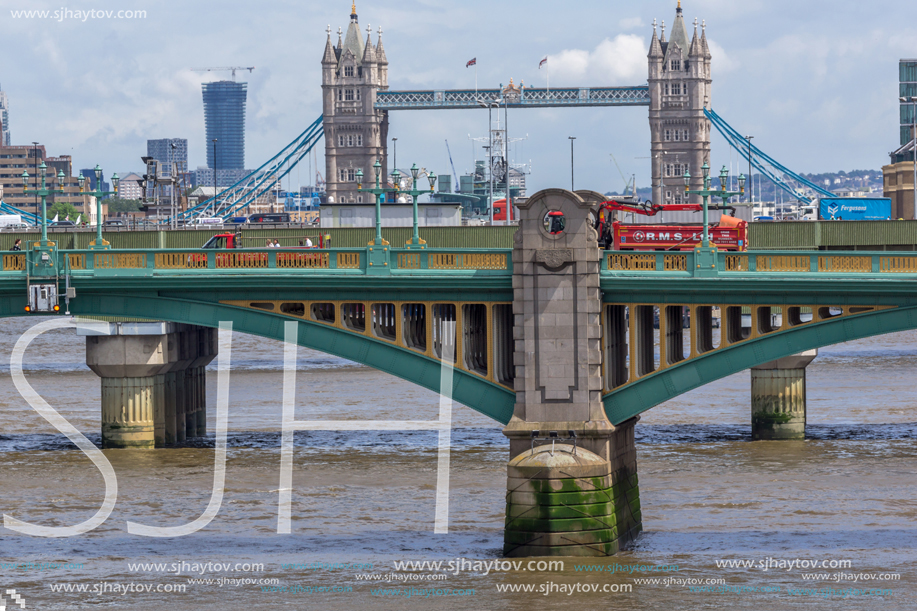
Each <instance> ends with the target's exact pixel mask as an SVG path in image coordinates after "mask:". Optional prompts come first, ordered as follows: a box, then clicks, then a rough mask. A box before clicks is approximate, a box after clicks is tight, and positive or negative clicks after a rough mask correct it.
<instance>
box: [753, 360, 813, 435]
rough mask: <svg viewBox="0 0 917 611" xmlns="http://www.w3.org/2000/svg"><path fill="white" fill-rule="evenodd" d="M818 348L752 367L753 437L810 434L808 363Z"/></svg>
mask: <svg viewBox="0 0 917 611" xmlns="http://www.w3.org/2000/svg"><path fill="white" fill-rule="evenodd" d="M816 356H818V350H807V351H806V352H800V353H799V354H794V355H792V356H787V357H784V358H782V359H777V360H776V361H771V362H769V363H763V364H761V365H756V366H755V367H752V368H751V437H752V439H755V440H765V439H805V438H806V367H808V365H809V363H811V362H812V361H813V360H814V359H815V357H816Z"/></svg>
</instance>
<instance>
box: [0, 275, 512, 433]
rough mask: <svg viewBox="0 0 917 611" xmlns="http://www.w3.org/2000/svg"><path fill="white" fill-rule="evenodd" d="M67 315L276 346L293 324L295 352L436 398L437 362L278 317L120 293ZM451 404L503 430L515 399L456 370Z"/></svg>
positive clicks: (12, 302) (6, 307)
mask: <svg viewBox="0 0 917 611" xmlns="http://www.w3.org/2000/svg"><path fill="white" fill-rule="evenodd" d="M364 298H365V294H364ZM24 303H25V299H24V293H23V295H22V296H20V297H17V296H15V295H3V296H0V316H22V315H24V312H23V304H24ZM70 310H71V313H72V314H74V315H84V316H117V317H126V318H132V317H136V318H144V319H150V320H167V321H172V322H180V323H186V324H192V325H200V326H203V327H213V328H217V327H219V324H220V322H221V321H231V322H232V323H233V330H234V331H237V332H240V333H250V334H252V335H258V336H261V337H266V338H270V339H274V340H278V341H283V339H284V323H285V322H287V321H290V320H295V321H298V322H299V323H300V325H299V345H300V346H303V347H306V348H311V349H313V350H317V351H319V352H324V353H327V354H332V355H335V356H339V357H341V358H344V359H347V360H350V361H354V362H356V363H360V364H362V365H366V366H368V367H372V368H374V369H378V370H379V371H383V372H385V373H389V374H391V375H394V376H397V377H400V378H402V379H404V380H407V381H408V382H412V383H414V384H417V385H419V386H422V387H424V388H427V389H429V390H432V391H433V392H437V393H438V392H440V371H441V365H440V363H439V361H437V360H434V359H431V358H429V357H426V356H424V355H422V354H418V353H416V352H413V351H411V350H408V349H406V348H401V347H398V346H393V345H392V344H389V343H387V342H383V341H379V340H376V339H373V338H369V337H366V336H364V335H357V334H355V333H351V332H349V331H344V330H342V329H336V328H334V327H330V326H328V325H324V324H320V323H314V322H311V321H304V320H301V319H297V318H295V317H290V316H284V315H282V314H276V313H271V312H264V311H259V310H252V309H249V308H239V307H235V306H230V305H223V304H218V303H213V302H202V301H195V300H193V299H189V298H187V297H186V298H179V297H165V296H160V295H157V294H155V293H147V294H127V293H125V292H123V291H122V292H118V293H94V294H87V295H84V296H81V297H78V298H77V299H74V300H73V301H71V305H70ZM452 398H453V399H454V400H455V401H457V402H458V403H461V404H462V405H466V406H468V407H470V408H471V409H473V410H476V411H478V412H481V413H482V414H484V415H485V416H487V417H489V418H492V419H494V420H496V421H497V422H500V423H501V424H507V423H508V422H509V420H510V418H511V417H512V415H513V406H514V403H515V401H516V394H515V392H513V391H512V390H509V389H506V388H503V387H501V386H499V385H497V384H493V383H491V382H488V381H487V380H483V379H481V378H479V377H478V376H475V375H472V374H469V373H466V372H464V371H462V370H460V369H457V368H456V369H455V370H454V374H453V384H452ZM389 400H397V398H394V399H391V398H390V399H389Z"/></svg>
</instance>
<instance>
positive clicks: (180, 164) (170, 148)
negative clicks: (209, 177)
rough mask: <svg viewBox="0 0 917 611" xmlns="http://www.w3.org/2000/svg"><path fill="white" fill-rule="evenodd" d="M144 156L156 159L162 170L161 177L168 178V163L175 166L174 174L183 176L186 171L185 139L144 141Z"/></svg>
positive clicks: (186, 142)
mask: <svg viewBox="0 0 917 611" xmlns="http://www.w3.org/2000/svg"><path fill="white" fill-rule="evenodd" d="M146 155H147V157H152V158H153V159H156V160H157V161H159V163H160V164H161V167H162V168H163V170H162V171H163V175H164V176H168V175H169V172H170V169H169V168H170V165H169V164H170V163H174V164H175V169H176V172H178V173H179V174H183V173H185V172H187V171H188V139H187V138H160V139H158V140H147V141H146Z"/></svg>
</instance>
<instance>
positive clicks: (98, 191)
mask: <svg viewBox="0 0 917 611" xmlns="http://www.w3.org/2000/svg"><path fill="white" fill-rule="evenodd" d="M93 173H94V174H95V175H96V188H95V190H94V191H85V187H86V177H85V176H83V173H82V172H80V175H79V177H78V178H77V181H78V182H79V183H80V193H86V195H90V196H92V197H95V198H96V239H95V242H92V243H91V244H90V245H89V248H90V249H92V250H107V249H109V248H111V245H110V244H109V243H108V242H106V241H105V240H103V239H102V197H103V196H105V195H117V194H118V184H119V183H120V182H121V179H120V178H118V174H117V173H115V174H112V177H111V184H112V186H113V187H114V189H115V190H114V191H103V190H102V168H101V167H100V166H99V165H98V164H96V167H95V169H94V170H93ZM90 186H91V185H90Z"/></svg>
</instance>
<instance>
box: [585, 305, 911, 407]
mask: <svg viewBox="0 0 917 611" xmlns="http://www.w3.org/2000/svg"><path fill="white" fill-rule="evenodd" d="M913 329H917V306H911V307H898V308H893V309H886V310H878V311H875V312H870V313H864V314H858V315H856V316H847V317H843V318H838V319H836V320H831V319H829V320H825V321H822V322H813V323H809V324H806V325H803V326H800V327H791V328H790V329H788V330H785V331H780V332H775V333H771V334H768V335H764V336H760V337H757V338H755V339H750V340H746V341H743V342H741V343H737V344H733V345H730V346H724V347H723V348H720V349H718V350H714V351H712V352H709V353H706V354H704V355H700V356H698V357H696V358H693V359H691V360H688V361H682V362H680V363H677V364H675V365H671V366H669V367H667V368H666V369H663V370H662V371H659V372H657V373H654V374H650V375H648V376H646V377H643V378H640V379H638V380H636V381H635V382H632V383H630V384H628V385H626V386H624V387H622V388H620V389H619V390H615V391H612V392H611V393H609V394H606V395H605V396H604V399H603V401H604V404H605V414H606V415H607V416H608V419H609V420H611V422H613V423H614V424H620V423H622V422H625V421H626V420H628V419H630V418H633V417H634V416H637V415H639V414H640V413H642V412H645V411H647V410H649V409H650V408H652V407H655V406H656V405H659V404H660V403H663V402H664V401H668V400H669V399H673V398H675V397H677V396H678V395H681V394H684V393H686V392H688V391H690V390H694V389H695V388H699V387H701V386H704V385H705V384H708V383H710V382H713V381H715V380H719V379H721V378H725V377H727V376H730V375H732V374H734V373H738V372H740V371H743V370H745V369H750V368H751V367H754V366H755V365H761V364H763V363H768V362H770V361H774V360H777V359H780V358H783V357H786V356H790V355H793V354H796V353H799V352H802V351H804V350H812V349H814V348H821V347H823V346H830V345H833V344H840V343H843V342H848V341H853V340H857V339H863V338H866V337H873V336H876V335H885V334H887V333H897V332H899V331H910V330H913Z"/></svg>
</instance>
